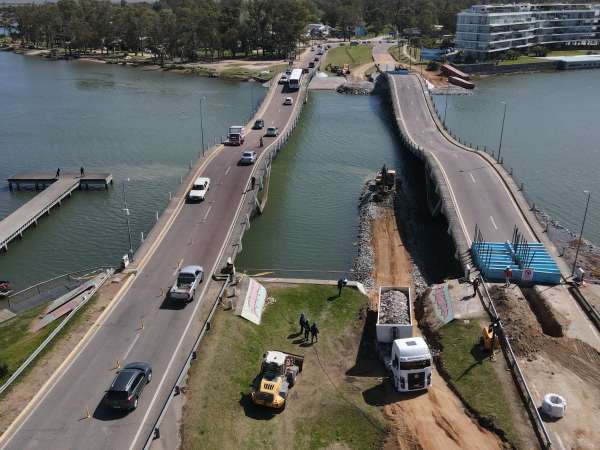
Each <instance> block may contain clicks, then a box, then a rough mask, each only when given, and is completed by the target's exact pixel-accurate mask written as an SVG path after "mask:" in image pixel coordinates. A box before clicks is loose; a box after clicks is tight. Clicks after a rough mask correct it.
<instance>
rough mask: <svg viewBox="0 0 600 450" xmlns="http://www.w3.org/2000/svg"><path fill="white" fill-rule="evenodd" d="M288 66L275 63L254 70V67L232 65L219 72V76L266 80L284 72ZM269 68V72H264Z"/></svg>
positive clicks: (234, 78)
mask: <svg viewBox="0 0 600 450" xmlns="http://www.w3.org/2000/svg"><path fill="white" fill-rule="evenodd" d="M287 67H288V65H287V64H273V65H271V66H269V67H268V68H266V69H260V70H254V69H246V68H243V67H232V68H229V69H225V70H223V71H222V72H221V73H220V74H219V78H225V79H228V80H248V79H250V78H254V77H259V78H261V79H264V80H270V79H271V78H273V77H274V76H275V75H276V74H277V73H279V72H282V71H283V70H285V69H286V68H287ZM265 70H268V71H269V72H268V73H263V71H265Z"/></svg>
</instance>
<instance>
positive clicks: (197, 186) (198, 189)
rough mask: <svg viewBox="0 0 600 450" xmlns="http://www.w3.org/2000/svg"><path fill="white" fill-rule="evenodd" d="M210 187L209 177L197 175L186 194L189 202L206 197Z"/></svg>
mask: <svg viewBox="0 0 600 450" xmlns="http://www.w3.org/2000/svg"><path fill="white" fill-rule="evenodd" d="M209 189H210V178H205V177H198V178H196V181H194V184H193V186H192V189H191V190H190V192H189V194H188V200H189V201H190V202H201V201H202V200H204V197H206V193H207V192H208V190H209Z"/></svg>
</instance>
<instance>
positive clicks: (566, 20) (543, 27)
mask: <svg viewBox="0 0 600 450" xmlns="http://www.w3.org/2000/svg"><path fill="white" fill-rule="evenodd" d="M599 22H600V5H592V4H583V3H579V4H578V3H539V4H531V3H513V4H506V5H473V6H471V7H470V8H469V9H467V10H464V11H461V12H460V13H458V15H457V19H456V47H457V48H458V49H460V50H462V51H463V52H464V53H465V55H468V54H470V55H472V56H475V57H477V58H478V59H487V58H489V57H493V55H494V53H500V52H504V51H506V50H509V49H524V48H527V47H533V46H536V45H543V46H549V47H552V46H555V45H557V44H583V45H585V44H594V43H597V42H598V40H600V23H599Z"/></svg>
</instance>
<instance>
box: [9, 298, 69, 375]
mask: <svg viewBox="0 0 600 450" xmlns="http://www.w3.org/2000/svg"><path fill="white" fill-rule="evenodd" d="M45 307H46V305H41V306H38V307H36V308H33V309H30V310H29V311H26V312H24V313H22V314H19V315H17V316H15V317H13V318H12V319H10V320H8V321H6V322H3V323H2V324H0V361H4V362H6V364H8V373H7V374H6V375H5V376H4V377H2V378H0V384H2V383H4V382H5V381H6V380H8V378H9V377H10V376H11V375H12V373H13V372H14V371H15V370H16V369H17V368H18V367H19V366H20V365H21V364H22V363H23V361H25V360H26V359H27V357H28V356H29V355H30V354H31V353H33V351H34V350H35V349H36V348H37V347H38V346H39V345H40V344H41V343H42V341H43V340H44V339H46V337H47V336H48V335H49V334H50V333H51V332H52V330H53V329H54V328H55V327H56V326H57V325H58V323H60V321H56V323H52V324H50V325H48V326H47V327H45V328H43V329H42V330H40V331H38V332H37V333H33V332H31V331H30V330H29V327H30V326H31V324H32V323H33V322H34V321H35V320H36V319H37V316H38V315H40V314H41V313H42V312H43V310H44V308H45Z"/></svg>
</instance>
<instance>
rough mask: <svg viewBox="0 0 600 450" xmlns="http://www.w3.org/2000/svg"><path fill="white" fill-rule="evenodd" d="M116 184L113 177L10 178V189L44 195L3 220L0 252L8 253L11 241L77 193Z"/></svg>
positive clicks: (42, 175) (45, 175)
mask: <svg viewBox="0 0 600 450" xmlns="http://www.w3.org/2000/svg"><path fill="white" fill-rule="evenodd" d="M112 181H113V179H112V175H111V174H89V175H85V176H83V177H81V176H79V175H76V174H71V173H66V174H64V175H61V176H60V177H59V178H56V177H55V176H53V174H48V173H20V174H17V175H14V176H12V177H10V178H9V179H8V185H9V188H10V190H13V189H15V188H16V189H17V190H20V189H21V188H34V189H35V190H40V189H42V192H40V193H39V194H37V195H36V196H35V197H34V198H32V199H31V200H29V201H28V202H27V203H25V204H24V205H23V206H21V207H20V208H19V209H17V210H16V211H15V212H13V213H12V214H10V215H9V216H8V217H6V218H4V219H3V220H2V221H0V249H1V250H4V251H7V250H8V243H9V242H10V241H12V240H13V239H15V238H19V239H20V238H22V237H23V232H24V231H25V230H26V229H27V228H29V227H30V226H32V225H34V226H35V225H37V221H38V220H39V219H40V217H42V216H43V215H46V214H49V213H50V210H51V209H52V208H54V207H55V206H60V205H61V202H62V201H63V200H64V199H65V198H67V197H70V196H71V194H72V193H73V191H74V190H76V189H89V188H90V187H93V186H103V187H104V188H105V189H108V185H109V184H112Z"/></svg>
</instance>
